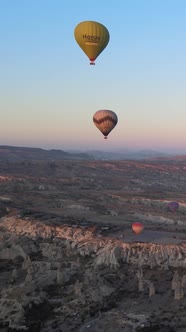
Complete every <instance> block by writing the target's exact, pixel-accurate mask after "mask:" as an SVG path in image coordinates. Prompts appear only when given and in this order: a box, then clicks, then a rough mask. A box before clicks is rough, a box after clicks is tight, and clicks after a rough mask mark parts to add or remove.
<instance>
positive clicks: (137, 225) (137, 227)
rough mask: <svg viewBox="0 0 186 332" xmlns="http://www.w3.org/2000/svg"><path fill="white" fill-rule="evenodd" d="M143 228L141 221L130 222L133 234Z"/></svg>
mask: <svg viewBox="0 0 186 332" xmlns="http://www.w3.org/2000/svg"><path fill="white" fill-rule="evenodd" d="M143 229H144V226H143V224H142V223H141V222H134V223H133V224H132V230H133V232H134V233H135V234H140V233H141V232H142V231H143Z"/></svg>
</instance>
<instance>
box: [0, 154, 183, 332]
mask: <svg viewBox="0 0 186 332" xmlns="http://www.w3.org/2000/svg"><path fill="white" fill-rule="evenodd" d="M185 184H186V158H185V157H184V156H180V157H177V158H159V159H158V158H154V159H149V160H148V159H146V160H141V161H140V160H138V161H134V160H131V161H130V160H125V161H122V160H119V161H117V160H116V161H114V160H112V161H108V160H105V161H99V160H75V159H73V160H70V159H68V160H66V159H63V160H37V159H36V158H35V159H34V160H32V159H29V160H24V159H23V160H16V161H13V160H6V159H5V158H3V159H2V160H1V161H0V217H1V218H0V239H1V241H0V331H2V332H11V331H12V332H13V331H28V332H30V331H36V332H37V331H41V332H49V331H50V332H52V331H55V332H68V331H69V332H71V331H77V332H87V331H90V332H99V331H100V332H101V331H105V332H107V331H108V332H109V331H110V332H112V331H116V332H117V331H118V332H120V331H125V332H148V331H152V332H153V331H160V332H171V331H172V332H185V331H186V199H185V194H186V189H185V188H186V187H185ZM170 201H177V202H179V209H178V210H177V211H176V212H175V213H173V212H171V211H169V210H168V208H167V204H168V203H169V202H170ZM135 221H140V222H143V225H144V230H143V232H142V233H141V234H139V235H136V234H135V233H134V232H133V231H132V228H131V225H132V223H133V222H135Z"/></svg>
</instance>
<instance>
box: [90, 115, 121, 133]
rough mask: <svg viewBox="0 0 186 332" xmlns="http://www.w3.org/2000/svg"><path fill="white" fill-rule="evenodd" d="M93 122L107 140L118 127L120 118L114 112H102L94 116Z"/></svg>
mask: <svg viewBox="0 0 186 332" xmlns="http://www.w3.org/2000/svg"><path fill="white" fill-rule="evenodd" d="M93 122H94V124H95V126H96V127H97V128H98V129H99V130H100V131H101V133H102V134H103V135H104V138H105V139H106V138H107V136H108V134H109V133H110V132H111V130H112V129H114V127H115V126H116V125H117V122H118V117H117V115H116V113H114V112H113V111H110V110H100V111H97V112H96V113H95V114H94V116H93Z"/></svg>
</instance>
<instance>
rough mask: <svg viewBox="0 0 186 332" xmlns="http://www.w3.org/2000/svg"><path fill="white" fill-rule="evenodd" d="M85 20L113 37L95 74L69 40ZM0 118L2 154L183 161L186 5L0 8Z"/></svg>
mask: <svg viewBox="0 0 186 332" xmlns="http://www.w3.org/2000/svg"><path fill="white" fill-rule="evenodd" d="M88 20H93V21H97V22H100V23H102V24H103V25H105V26H106V27H107V29H108V30H109V33H110V41H109V44H108V45H107V47H106V48H105V50H104V51H103V52H102V53H101V54H100V55H99V57H98V58H97V59H96V65H95V66H90V65H89V59H88V57H87V56H86V55H85V54H84V52H83V51H82V50H81V49H80V47H79V45H78V44H77V43H76V40H75V38H74V29H75V27H76V25H77V24H79V23H80V22H82V21H88ZM101 109H109V110H112V111H114V112H115V113H116V114H117V116H118V124H117V126H116V127H115V128H114V129H113V131H112V132H111V133H110V135H109V137H108V139H107V140H104V138H103V135H102V134H101V132H100V131H99V130H98V129H97V128H96V127H95V125H94V124H93V121H92V118H93V115H94V113H95V112H96V111H98V110H101ZM0 114H1V121H0V128H1V130H0V145H14V146H29V147H40V148H44V149H61V150H64V151H68V150H82V151H87V150H104V151H116V150H126V149H133V150H142V149H143V150H144V149H148V150H149V149H150V150H156V151H157V150H158V151H169V152H179V153H182V152H183V153H184V152H185V153H186V144H185V143H186V1H185V0H109V1H108V0H94V1H93V2H91V1H84V0H78V1H76V0H30V1H29V0H27V1H26V0H0Z"/></svg>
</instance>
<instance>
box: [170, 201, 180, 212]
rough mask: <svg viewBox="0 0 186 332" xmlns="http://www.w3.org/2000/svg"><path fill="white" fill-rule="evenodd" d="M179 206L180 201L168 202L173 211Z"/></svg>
mask: <svg viewBox="0 0 186 332" xmlns="http://www.w3.org/2000/svg"><path fill="white" fill-rule="evenodd" d="M178 208H179V203H178V202H169V203H168V209H169V210H170V211H171V212H176V211H177V209H178Z"/></svg>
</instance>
